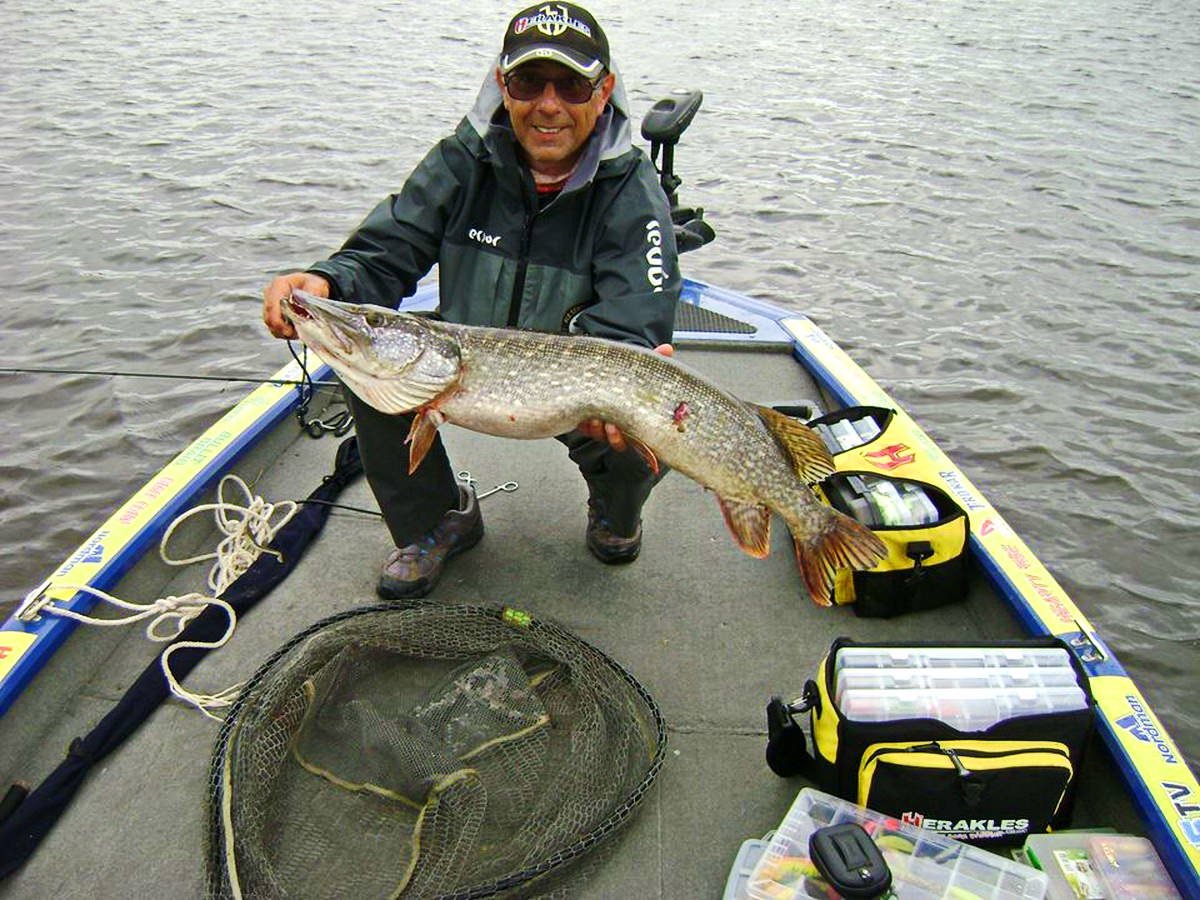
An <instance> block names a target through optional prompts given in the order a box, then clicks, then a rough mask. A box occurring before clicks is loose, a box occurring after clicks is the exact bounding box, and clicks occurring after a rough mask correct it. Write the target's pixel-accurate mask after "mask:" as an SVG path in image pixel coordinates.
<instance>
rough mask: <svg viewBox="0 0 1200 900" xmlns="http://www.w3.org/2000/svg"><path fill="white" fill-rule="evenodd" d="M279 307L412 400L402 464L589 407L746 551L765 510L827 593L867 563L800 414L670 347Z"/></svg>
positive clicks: (366, 375)
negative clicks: (702, 497)
mask: <svg viewBox="0 0 1200 900" xmlns="http://www.w3.org/2000/svg"><path fill="white" fill-rule="evenodd" d="M283 311H284V315H285V316H286V317H287V318H288V319H289V321H291V323H292V324H293V326H294V327H295V329H296V331H297V333H298V334H299V335H300V339H301V340H302V341H304V343H305V344H307V345H308V346H309V347H311V348H312V349H313V350H315V351H316V352H317V353H318V354H319V355H320V356H321V358H322V359H324V360H325V361H326V362H327V363H328V364H329V365H330V366H331V367H332V368H333V370H334V371H335V372H337V374H338V375H339V376H340V377H341V378H342V380H343V381H344V382H345V383H346V385H347V386H348V387H349V388H350V389H351V390H352V391H354V393H355V394H357V395H358V396H359V397H361V398H362V399H363V400H364V401H365V402H367V403H369V404H370V405H371V406H373V407H375V408H376V409H378V410H380V411H381V412H385V413H393V414H394V413H402V412H413V411H415V416H414V419H413V424H412V427H411V430H410V431H409V434H408V439H407V443H408V445H409V471H413V470H415V469H416V467H417V466H418V465H420V463H421V460H422V459H423V458H424V456H425V453H426V451H427V450H428V449H429V447H430V445H431V443H432V442H433V439H434V436H435V434H436V433H437V428H438V426H439V425H441V424H442V423H443V422H452V423H454V424H455V425H461V426H462V427H464V428H469V429H471V430H472V431H481V432H484V433H485V434H494V435H499V436H501V437H512V438H545V437H553V436H554V435H558V434H563V433H565V432H568V431H571V430H572V429H574V428H575V427H576V426H577V425H578V424H579V423H580V422H583V421H585V420H587V419H592V418H598V419H603V420H604V421H607V422H612V423H613V424H615V425H617V426H618V427H619V428H620V429H621V431H622V432H624V433H625V436H626V438H627V439H628V440H629V442H630V443H631V445H632V446H633V447H634V448H635V449H636V450H637V452H639V453H641V454H642V456H643V457H644V458H645V459H646V461H647V462H648V463H649V464H650V466H651V468H654V469H656V470H657V468H658V465H659V460H661V461H662V462H665V463H667V464H668V465H669V466H671V467H672V468H673V469H677V470H678V471H680V472H682V473H683V474H684V475H687V476H688V477H689V478H692V479H693V480H695V481H697V482H699V483H700V484H702V485H704V486H705V487H707V488H709V489H711V490H712V491H713V492H714V493H715V494H716V495H717V500H718V501H719V502H720V504H721V511H722V512H723V513H724V515H725V522H726V524H727V525H728V526H729V531H730V532H731V533H732V535H733V539H734V540H735V541H736V542H737V544H738V546H739V547H741V548H742V549H743V550H744V551H745V552H746V553H748V554H750V555H751V556H755V557H759V558H762V557H765V556H766V555H767V554H768V552H769V551H770V533H771V510H774V511H775V512H777V513H779V515H780V516H781V517H782V518H783V520H784V521H785V522H786V523H787V525H788V528H789V529H790V530H791V533H792V540H793V542H794V544H795V550H796V563H797V565H798V566H799V569H800V573H801V575H802V577H803V579H804V584H805V586H806V587H807V588H808V591H809V593H810V594H811V595H812V598H813V600H814V601H815V602H816V603H818V604H823V605H824V604H828V603H830V602H831V601H830V596H831V588H832V584H833V577H834V573H835V571H836V570H837V569H838V568H841V567H851V568H855V569H863V568H870V567H871V566H873V565H874V564H875V563H876V562H878V561H879V560H880V559H882V558H883V556H884V555H885V548H884V546H883V544H882V542H881V541H880V540H879V538H877V537H876V536H875V535H873V534H872V533H871V532H870V531H869V530H868V529H867V528H865V527H863V526H862V525H860V524H859V523H858V522H856V521H854V520H853V519H851V518H850V517H848V516H844V515H842V514H841V513H839V512H837V511H835V510H833V509H831V508H829V507H828V506H825V505H823V504H822V503H820V502H818V500H817V499H816V497H815V496H814V494H813V492H812V491H811V490H810V489H809V488H808V487H807V486H806V484H807V483H812V482H816V481H819V480H820V479H822V478H824V477H825V476H826V475H828V474H830V472H832V471H833V460H832V459H831V458H830V456H829V452H828V451H827V450H826V449H825V445H824V444H823V443H822V441H821V439H820V438H819V437H818V436H817V435H816V434H815V433H814V432H813V431H812V429H810V428H809V427H808V426H806V425H805V424H803V423H802V422H799V421H797V420H795V419H791V418H789V417H787V416H784V415H782V414H781V413H778V412H776V411H775V410H772V409H769V408H767V407H762V406H752V405H750V404H747V403H744V402H743V401H741V400H739V399H737V398H736V397H733V396H731V395H730V394H728V393H726V392H725V391H722V390H721V389H720V388H718V387H716V386H715V385H713V384H711V383H710V382H708V381H706V380H705V379H703V378H701V377H700V376H698V375H696V374H695V373H693V372H691V371H689V370H688V369H686V368H685V367H684V366H682V365H680V364H679V363H677V362H675V361H674V360H672V359H668V358H667V357H664V356H661V355H659V354H657V353H654V352H652V351H650V350H646V349H643V348H641V347H635V346H632V345H629V344H621V343H617V342H615V341H607V340H601V339H599V338H590V337H583V336H569V335H558V334H542V333H538V332H528V331H513V330H505V329H499V328H479V327H474V326H466V325H453V324H449V323H446V322H437V321H434V320H431V319H427V318H423V317H418V316H413V315H410V314H408V313H402V312H397V311H395V310H391V309H386V308H383V307H379V306H365V305H354V304H348V303H335V302H333V301H330V300H324V299H321V298H320V297H315V296H313V295H311V294H306V293H304V292H302V291H293V292H292V295H291V297H289V298H287V299H285V300H284V303H283Z"/></svg>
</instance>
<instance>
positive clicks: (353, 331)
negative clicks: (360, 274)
mask: <svg viewBox="0 0 1200 900" xmlns="http://www.w3.org/2000/svg"><path fill="white" fill-rule="evenodd" d="M283 315H284V318H286V319H287V320H288V321H289V322H291V323H292V327H294V328H295V329H296V333H297V334H298V335H299V336H300V340H302V341H303V342H304V343H305V344H306V345H307V346H308V347H310V348H312V349H313V350H314V351H315V352H316V353H317V355H318V356H320V357H321V358H322V359H323V360H325V362H327V363H329V365H330V367H331V368H332V369H333V370H334V371H335V372H337V374H338V375H339V376H340V377H341V379H342V380H343V381H344V382H345V383H346V385H347V386H348V387H349V388H350V389H351V390H352V391H354V393H355V394H357V395H358V396H359V397H361V398H362V399H363V400H365V401H366V402H367V403H369V404H371V406H373V407H375V408H376V409H378V410H379V411H380V412H385V413H393V414H394V413H402V412H408V411H409V410H412V409H416V408H417V407H419V406H422V405H424V404H426V403H428V402H429V401H430V400H432V399H434V398H435V397H437V396H438V395H439V394H441V393H442V392H443V391H445V390H446V389H447V388H449V387H450V386H451V385H452V384H453V383H454V382H455V381H457V379H458V376H459V372H460V370H461V361H460V356H459V348H458V343H457V342H456V341H455V340H454V339H453V338H452V337H450V336H449V335H446V334H444V333H443V332H441V331H438V330H437V329H436V328H435V327H434V326H433V325H432V324H431V323H429V322H427V321H426V320H425V319H423V318H421V317H419V316H414V315H411V314H409V313H402V312H398V311H397V310H394V309H388V308H386V307H383V306H372V305H369V304H355V303H338V302H335V301H333V300H326V299H324V298H322V297H317V296H316V295H314V294H309V293H306V292H305V291H301V290H293V291H292V293H291V295H290V296H288V297H285V298H284V300H283Z"/></svg>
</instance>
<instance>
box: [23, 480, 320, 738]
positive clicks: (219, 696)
mask: <svg viewBox="0 0 1200 900" xmlns="http://www.w3.org/2000/svg"><path fill="white" fill-rule="evenodd" d="M230 485H232V486H236V487H237V488H239V489H240V490H241V492H242V494H244V496H245V501H246V502H245V503H244V504H238V503H233V502H230V501H228V500H226V499H225V489H226V487H227V486H230ZM299 508H300V507H299V504H297V503H296V502H294V501H292V500H281V501H279V502H278V503H267V502H266V501H265V500H263V499H262V498H261V497H258V496H256V495H255V494H253V493H252V492H251V490H250V488H249V487H248V486H247V484H246V482H244V481H243V480H242V479H241V478H239V477H238V476H236V475H226V476H225V477H224V478H222V479H221V483H220V485H219V486H218V487H217V502H215V503H204V504H201V505H199V506H195V507H193V508H192V509H189V510H188V511H187V512H185V513H183V514H182V515H180V516H179V517H178V518H177V519H175V521H174V522H172V523H171V524H170V526H169V527H168V528H167V530H166V531H165V532H164V533H163V536H162V540H161V541H160V542H159V547H158V555H159V557H160V558H161V559H162V561H163V562H165V563H166V564H167V565H169V566H187V565H191V564H192V563H197V562H203V561H205V560H209V559H211V560H214V562H213V565H212V567H211V568H210V569H209V573H208V587H209V589H210V590H211V591H212V593H213V594H214V596H211V597H209V596H205V595H204V594H201V593H196V592H193V593H188V594H184V595H182V596H179V597H175V596H171V597H162V598H159V599H158V600H155V601H153V602H151V603H132V602H130V601H128V600H121V599H119V598H117V597H114V596H112V595H111V594H108V593H105V592H104V591H102V590H99V589H97V588H94V587H91V586H90V585H86V584H82V585H76V584H59V585H55V587H59V588H65V589H68V590H74V591H81V592H83V593H86V594H90V595H91V596H93V597H96V598H98V599H100V600H103V601H104V602H106V603H109V604H111V605H113V606H115V607H117V608H119V609H123V610H126V611H128V612H130V613H131V614H130V615H127V616H121V617H118V618H112V619H101V618H97V617H95V616H88V615H85V614H83V613H78V612H75V611H74V610H71V609H67V608H66V607H63V606H58V605H56V604H54V603H47V604H46V605H45V606H43V607H42V608H41V610H40V611H41V612H47V613H51V614H52V615H56V616H62V617H63V618H67V619H74V620H75V621H77V622H82V623H84V624H87V625H99V626H106V627H111V626H116V625H132V624H133V623H134V622H141V621H144V620H145V619H150V623H149V624H148V625H147V626H146V637H147V638H148V639H149V640H151V641H156V642H159V643H166V642H169V641H174V640H175V639H176V638H178V637H179V635H180V634H182V633H183V630H184V629H185V628H186V627H187V625H188V623H189V622H191V621H192V619H194V618H196V616H198V615H200V613H202V612H203V611H204V610H205V609H206V608H207V607H209V606H218V607H220V608H221V609H223V610H225V614H226V615H227V616H228V617H229V624H228V625H227V626H226V628H225V633H224V634H223V635H222V636H221V637H220V638H219V639H218V640H216V641H211V642H209V641H179V642H177V643H174V644H172V645H171V646H170V647H168V648H167V649H166V650H165V651H163V653H162V656H161V657H160V659H159V664H160V665H161V666H162V670H163V674H164V675H165V676H166V679H167V684H168V685H169V686H170V689H171V693H172V694H173V695H174V696H175V697H177V698H179V699H180V700H182V701H183V702H185V703H188V704H190V705H191V706H194V707H195V708H196V709H198V710H199V711H200V712H202V713H203V714H204V715H205V716H207V717H208V718H210V719H213V720H216V721H220V720H221V717H220V716H218V715H216V714H215V713H214V712H213V710H217V709H224V708H227V707H229V706H230V705H232V704H233V701H234V700H235V699H236V698H237V695H238V692H239V691H240V690H241V687H242V682H239V683H238V684H235V685H232V686H231V687H228V688H225V689H224V690H222V691H218V692H217V693H215V694H199V693H194V692H192V691H189V690H187V689H186V688H184V687H183V685H181V684H180V683H179V682H178V680H176V678H175V676H174V675H173V674H172V673H171V665H170V657H171V654H172V653H174V652H175V651H176V650H180V649H182V648H184V647H191V648H195V649H210V650H216V649H218V648H220V647H223V646H225V644H226V643H227V642H228V641H229V639H230V638H231V637H233V632H234V630H235V629H236V627H237V614H236V613H235V612H234V610H233V607H232V606H230V605H229V604H228V603H226V602H225V601H224V600H222V599H220V596H219V595H220V594H221V593H223V592H224V591H225V589H226V588H227V587H229V585H230V584H232V583H233V582H234V581H235V580H236V579H237V578H239V577H240V576H241V575H242V574H243V573H244V572H245V571H246V570H247V569H249V568H250V566H251V565H252V564H253V563H254V561H255V560H256V559H258V557H259V556H260V555H261V554H263V553H270V554H273V555H275V556H279V553H278V552H277V551H275V550H271V549H270V548H269V547H267V546H266V545H267V544H269V543H270V542H271V540H272V539H273V538H274V537H275V534H276V533H277V532H278V531H279V529H281V528H282V527H283V526H284V525H286V524H287V523H288V522H289V521H290V520H291V518H292V516H294V515H295V514H296V511H297V510H298V509H299ZM209 511H211V512H213V514H214V516H215V518H216V523H217V528H218V529H219V530H220V531H221V532H222V533H223V534H224V535H225V537H224V538H222V540H221V541H220V543H218V544H217V549H216V550H215V551H214V552H212V553H205V554H201V555H200V556H190V557H188V558H187V559H173V558H171V557H170V556H168V555H167V545H168V543H169V542H170V540H171V536H172V535H173V534H174V533H175V530H176V529H177V528H178V527H179V525H180V524H182V523H183V522H184V521H185V520H186V519H189V518H191V517H192V516H194V515H196V514H197V513H202V512H209ZM166 625H171V626H172V631H171V632H170V633H164V632H162V630H161V629H162V628H163V627H164V626H166Z"/></svg>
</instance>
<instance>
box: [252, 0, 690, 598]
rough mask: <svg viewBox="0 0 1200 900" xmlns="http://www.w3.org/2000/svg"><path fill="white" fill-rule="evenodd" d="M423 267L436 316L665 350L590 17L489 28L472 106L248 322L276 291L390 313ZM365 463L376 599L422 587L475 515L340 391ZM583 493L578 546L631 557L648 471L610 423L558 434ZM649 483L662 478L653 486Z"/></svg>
mask: <svg viewBox="0 0 1200 900" xmlns="http://www.w3.org/2000/svg"><path fill="white" fill-rule="evenodd" d="M434 263H437V264H438V266H439V298H440V304H439V313H440V315H441V316H442V317H443V318H444V319H446V320H448V321H451V322H459V323H462V324H466V325H490V326H501V327H504V326H507V327H514V328H531V329H536V330H541V331H552V332H570V333H582V334H590V335H593V336H597V337H603V338H609V339H613V340H618V341H627V342H630V343H635V344H641V345H643V346H646V347H653V348H655V349H656V350H658V351H659V352H661V353H664V354H667V355H670V353H671V347H670V344H669V343H668V342H669V341H670V339H671V332H672V329H673V326H674V319H675V304H676V302H677V300H678V298H679V289H680V277H679V271H678V266H677V263H676V249H675V239H674V233H673V231H672V225H671V215H670V210H669V208H668V206H667V201H666V197H665V196H664V194H663V192H662V189H661V187H660V186H659V184H658V181H657V176H656V173H655V171H654V167H653V165H652V164H651V163H650V161H649V160H648V159H647V158H646V156H645V154H643V153H642V152H641V151H640V150H638V149H637V148H635V147H633V145H632V144H631V142H630V125H629V116H628V104H627V101H626V98H625V92H624V87H623V85H622V84H621V83H620V82H619V80H618V78H617V74H616V72H615V70H614V68H613V66H612V64H611V61H610V59H609V49H608V40H607V38H606V37H605V34H604V32H603V30H602V29H601V28H600V25H599V23H597V22H596V20H595V19H594V18H593V17H592V16H591V14H590V13H588V12H587V11H586V10H584V9H582V8H581V7H579V6H576V5H574V4H558V3H556V4H553V5H552V6H546V5H543V6H541V7H530V8H529V9H526V10H523V11H522V12H519V13H517V14H516V15H515V16H514V17H513V19H512V20H511V21H510V22H509V25H508V28H507V30H506V31H505V34H504V42H503V46H502V50H501V53H500V57H499V59H498V61H497V64H496V66H495V69H494V71H489V73H488V77H487V78H486V79H485V80H484V84H483V87H482V89H481V90H480V92H479V96H478V97H477V99H476V101H475V105H474V107H473V108H472V110H471V111H470V112H469V113H468V114H467V116H466V117H465V118H464V119H463V120H462V122H460V123H459V125H458V127H457V129H456V130H455V132H454V134H453V135H451V136H450V137H447V138H445V139H444V140H442V141H441V142H440V143H439V144H438V145H437V146H435V147H434V148H433V150H431V151H430V153H429V154H428V155H427V156H426V157H425V159H424V160H423V161H422V162H421V163H420V164H419V165H418V166H417V168H416V170H415V171H414V172H413V173H412V175H411V176H409V178H408V180H407V181H406V182H405V184H404V186H403V188H402V189H401V191H400V193H399V194H394V195H392V196H390V197H388V198H386V199H385V200H383V201H382V202H381V203H380V204H379V205H378V206H377V207H376V208H375V209H374V210H373V211H372V212H371V213H370V214H369V215H368V216H367V218H366V219H365V220H364V221H363V223H362V224H361V225H360V226H359V227H358V228H357V230H356V231H355V232H354V233H353V234H351V235H350V237H349V238H348V239H347V240H346V242H345V244H344V245H343V246H342V248H341V249H340V250H339V251H338V252H337V253H335V254H333V256H331V257H330V258H329V259H327V260H325V261H322V262H319V263H316V264H315V265H313V266H311V267H309V269H307V270H306V271H303V272H293V273H290V274H287V275H283V276H280V277H278V278H276V279H274V280H273V281H272V282H271V283H270V284H269V285H268V286H267V288H266V290H265V291H264V302H263V320H264V321H265V322H266V325H267V328H268V329H269V330H270V332H271V333H272V334H273V335H275V336H276V337H280V338H294V337H295V336H296V334H295V331H294V330H293V329H292V327H291V325H290V324H289V323H288V322H286V321H285V320H284V318H283V316H282V314H281V311H280V304H281V301H282V299H283V298H284V297H285V296H287V295H288V294H289V292H290V291H291V289H292V288H299V289H301V290H304V291H308V292H309V293H313V294H317V295H319V296H322V297H329V298H331V299H334V300H346V301H353V302H356V303H374V304H378V305H381V306H391V307H395V306H397V305H398V304H399V302H400V301H401V300H402V299H403V298H405V297H408V296H411V295H412V293H413V292H414V291H415V290H416V287H417V282H418V281H419V280H420V279H421V278H422V277H423V276H424V275H426V274H427V273H428V272H429V271H430V269H431V268H432V267H433V264H434ZM349 402H350V405H351V408H352V410H353V412H354V418H355V422H356V424H357V430H358V440H359V446H360V450H361V454H362V459H363V465H364V469H365V471H366V474H367V479H368V481H369V483H370V485H371V490H372V491H373V492H374V494H375V497H376V499H377V500H378V502H379V505H380V509H381V510H382V512H383V517H384V521H385V522H386V523H387V526H388V530H389V531H390V532H391V535H392V538H393V540H394V541H395V543H396V549H395V550H393V551H392V552H391V553H390V554H389V555H388V558H387V560H386V561H385V564H384V568H383V572H382V574H381V575H380V579H379V585H378V592H379V594H380V595H381V596H383V597H385V598H389V599H399V598H404V597H420V596H424V595H425V594H427V593H428V592H429V591H430V590H432V588H433V586H434V585H435V584H436V583H437V580H438V578H439V577H440V576H441V573H442V570H443V567H444V565H445V562H446V560H447V559H448V558H449V557H451V556H453V555H454V554H456V553H460V552H462V551H463V550H466V549H468V548H470V547H472V546H474V545H475V544H476V543H477V542H478V541H479V539H480V537H482V535H483V520H482V518H481V517H480V513H479V505H478V501H477V499H476V497H475V492H474V490H473V489H472V488H471V487H470V486H468V485H463V484H460V483H459V482H458V481H457V480H456V479H455V476H454V470H453V468H452V467H451V465H450V462H449V459H448V458H447V455H446V451H445V449H444V447H443V445H442V442H441V438H440V437H439V438H437V439H436V441H435V443H434V445H433V447H432V448H431V449H430V450H429V452H428V454H427V455H426V457H425V460H424V462H423V463H422V464H421V465H420V467H418V469H417V470H416V472H414V473H413V474H411V475H409V474H408V472H407V465H406V461H407V454H405V453H402V452H400V451H401V448H402V447H403V442H404V438H405V436H406V435H407V434H408V430H409V427H410V423H411V416H409V415H403V416H388V415H384V414H383V413H380V412H378V411H376V410H374V409H372V408H371V407H370V406H368V405H367V404H366V403H364V402H362V401H361V400H359V399H358V398H357V397H354V396H353V395H351V396H350V397H349ZM559 440H560V441H562V442H563V443H564V444H565V445H566V446H567V448H568V451H569V453H570V456H571V459H572V460H573V461H574V462H575V463H576V464H577V465H578V466H579V469H580V472H581V473H582V474H583V477H584V479H585V480H586V481H587V485H588V495H589V499H588V525H587V532H586V542H587V546H588V548H589V549H590V550H591V552H592V554H593V555H594V556H596V557H597V558H598V559H600V560H601V561H602V562H605V563H622V562H630V561H632V560H633V559H635V558H636V557H637V555H638V552H639V551H640V549H641V537H642V526H641V510H642V506H643V504H644V503H645V501H646V499H647V497H648V496H649V494H650V491H651V489H652V488H653V486H654V484H655V482H656V480H657V479H656V477H655V475H654V474H653V473H652V472H651V470H650V467H649V466H648V465H647V463H646V462H645V461H644V460H643V459H642V458H641V456H639V455H638V454H637V453H635V452H631V451H629V450H628V449H627V447H626V442H625V438H624V436H623V435H622V434H621V432H620V430H619V429H618V428H617V427H616V426H615V425H613V424H612V423H607V422H602V421H600V420H591V421H589V422H584V423H581V424H580V426H579V428H578V429H577V430H576V431H573V432H571V433H569V434H565V435H560V436H559ZM659 477H661V474H660V476H659Z"/></svg>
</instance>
